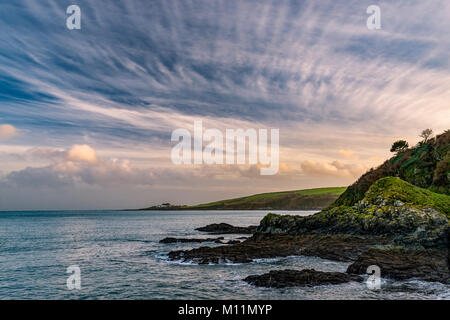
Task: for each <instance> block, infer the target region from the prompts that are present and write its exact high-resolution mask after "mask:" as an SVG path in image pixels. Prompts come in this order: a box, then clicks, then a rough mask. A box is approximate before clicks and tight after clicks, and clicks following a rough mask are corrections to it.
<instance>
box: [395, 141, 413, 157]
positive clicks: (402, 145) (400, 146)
mask: <svg viewBox="0 0 450 320" xmlns="http://www.w3.org/2000/svg"><path fill="white" fill-rule="evenodd" d="M408 146H409V145H408V142H406V141H405V140H397V141H395V142H394V143H393V144H392V147H391V152H396V153H397V154H398V153H401V152H403V151H405V150H406V149H408Z"/></svg>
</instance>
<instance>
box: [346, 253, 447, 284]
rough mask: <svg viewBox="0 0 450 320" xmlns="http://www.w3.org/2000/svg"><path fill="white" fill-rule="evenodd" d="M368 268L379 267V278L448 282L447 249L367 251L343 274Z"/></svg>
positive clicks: (359, 272) (358, 272) (354, 272)
mask: <svg viewBox="0 0 450 320" xmlns="http://www.w3.org/2000/svg"><path fill="white" fill-rule="evenodd" d="M370 265H376V266H378V267H380V269H381V276H382V277H388V278H393V279H398V280H404V279H409V278H418V279H421V280H427V281H440V282H444V283H450V279H449V277H450V274H449V255H448V249H447V250H424V249H406V248H384V249H383V248H371V249H369V250H367V251H365V252H364V253H362V254H361V255H360V256H359V257H358V259H357V260H356V261H355V262H354V263H352V264H351V265H350V266H349V267H348V269H347V273H350V274H365V273H366V271H367V267H368V266H370Z"/></svg>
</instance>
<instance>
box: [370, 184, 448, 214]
mask: <svg viewBox="0 0 450 320" xmlns="http://www.w3.org/2000/svg"><path fill="white" fill-rule="evenodd" d="M377 197H382V198H383V199H385V200H386V201H388V202H389V201H390V202H391V203H394V202H395V201H396V200H397V201H401V202H403V203H406V204H409V205H410V206H412V207H416V208H427V207H432V208H435V209H436V210H438V211H440V212H442V213H445V214H446V215H447V217H450V196H447V195H445V194H438V193H434V192H431V191H429V190H427V189H423V188H419V187H416V186H413V185H412V184H410V183H408V182H406V181H403V180H401V179H399V178H395V177H386V178H382V179H379V180H378V181H377V182H375V183H374V184H373V185H372V186H371V187H370V188H369V190H368V191H367V193H366V196H365V197H364V200H366V201H368V202H371V203H373V202H374V201H376V198H377Z"/></svg>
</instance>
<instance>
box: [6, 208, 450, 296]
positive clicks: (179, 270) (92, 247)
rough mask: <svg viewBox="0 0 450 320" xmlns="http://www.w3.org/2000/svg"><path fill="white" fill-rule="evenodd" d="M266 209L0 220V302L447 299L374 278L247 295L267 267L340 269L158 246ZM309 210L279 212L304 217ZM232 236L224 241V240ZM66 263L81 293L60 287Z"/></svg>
mask: <svg viewBox="0 0 450 320" xmlns="http://www.w3.org/2000/svg"><path fill="white" fill-rule="evenodd" d="M266 213H267V212H266V211H35V212H0V299H450V286H449V285H444V284H441V283H436V282H435V283H433V282H423V281H418V280H409V281H392V280H390V279H383V280H382V286H381V289H380V290H377V291H372V290H370V289H368V288H367V286H366V284H365V283H354V282H351V283H347V284H342V285H332V286H331V285H330V286H328V285H327V286H318V287H311V288H287V289H267V288H256V287H254V286H251V285H248V284H246V283H245V282H244V281H242V279H243V278H245V277H246V276H248V275H252V274H261V273H265V272H268V271H269V270H274V269H284V268H294V269H304V268H314V269H316V270H322V271H342V272H344V271H345V270H346V268H347V266H348V264H347V263H341V262H334V261H329V260H324V259H320V258H315V257H302V256H300V257H286V258H279V259H266V260H256V261H254V262H253V263H249V264H221V265H196V264H193V263H180V262H173V261H168V260H167V253H168V252H169V251H171V250H175V249H188V248H194V247H199V246H202V245H203V246H205V245H209V246H214V245H217V244H214V243H203V244H190V243H185V244H160V243H159V242H158V241H159V240H160V239H162V238H164V237H168V236H173V237H216V236H215V235H214V236H210V235H205V234H203V233H200V232H197V231H195V230H194V229H195V228H196V227H200V226H204V225H207V224H210V223H218V222H227V223H230V224H233V225H238V226H247V225H252V224H253V225H254V224H258V223H259V221H260V220H261V219H262V217H263V216H264V215H265V214H266ZM312 213H313V212H308V211H302V212H289V214H303V215H308V214H312ZM240 236H242V235H225V239H232V238H236V237H240ZM71 265H77V266H79V267H80V270H81V289H80V290H76V289H75V290H69V289H68V288H67V285H66V281H67V278H68V277H69V276H70V274H68V273H66V271H67V268H68V267H69V266H71Z"/></svg>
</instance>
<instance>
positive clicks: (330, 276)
mask: <svg viewBox="0 0 450 320" xmlns="http://www.w3.org/2000/svg"><path fill="white" fill-rule="evenodd" d="M244 281H245V282H248V283H249V284H252V285H255V286H258V287H270V288H285V287H296V286H319V285H327V284H340V283H346V282H350V281H357V282H362V281H363V278H362V277H360V276H357V275H352V274H347V273H342V272H322V271H316V270H314V269H304V270H300V271H299V270H289V269H286V270H272V271H270V272H269V273H265V274H262V275H254V276H248V277H247V278H245V279H244Z"/></svg>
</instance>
